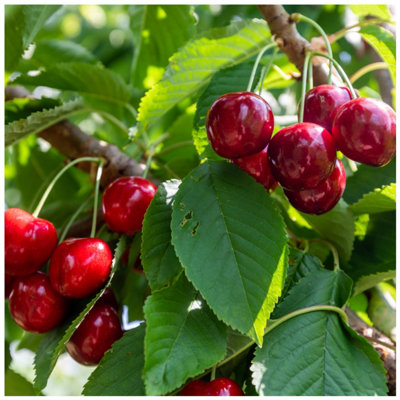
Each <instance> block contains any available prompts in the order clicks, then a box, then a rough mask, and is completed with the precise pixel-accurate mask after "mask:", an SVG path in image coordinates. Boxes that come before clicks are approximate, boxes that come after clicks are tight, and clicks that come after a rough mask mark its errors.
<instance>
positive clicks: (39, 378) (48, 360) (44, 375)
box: [34, 235, 126, 390]
mask: <svg viewBox="0 0 400 400" xmlns="http://www.w3.org/2000/svg"><path fill="white" fill-rule="evenodd" d="M125 249H126V236H124V235H123V236H121V238H120V239H119V241H118V244H117V247H116V249H115V252H114V258H113V262H112V267H111V273H110V277H109V279H108V281H107V283H106V285H105V286H104V287H103V289H101V290H100V291H99V292H98V293H97V294H96V295H95V296H94V297H93V298H92V299H91V300H90V302H89V303H88V304H87V305H86V307H85V308H84V309H83V311H81V312H80V313H79V315H78V316H77V317H76V318H75V319H73V320H72V322H71V319H70V320H69V321H67V322H66V323H65V324H63V325H62V326H61V327H58V328H56V329H55V330H53V331H51V332H49V333H48V334H46V336H45V337H44V339H43V340H42V342H41V343H40V345H39V350H38V352H37V353H36V356H35V372H36V376H35V381H34V386H35V387H36V388H38V389H40V390H42V389H44V388H45V387H46V384H47V380H48V379H49V376H50V374H51V372H52V371H53V369H54V366H55V365H56V362H57V359H58V357H59V356H60V354H61V353H62V352H63V351H64V346H65V344H66V343H67V342H68V340H69V339H70V338H71V336H72V335H73V333H74V332H75V330H76V328H77V327H78V325H79V324H80V323H81V322H82V320H83V319H84V317H85V316H86V314H87V313H88V312H89V311H90V310H91V308H92V307H93V305H94V304H95V303H96V301H97V300H98V298H99V297H100V296H101V295H102V294H103V292H104V291H105V290H106V289H107V288H108V287H109V286H110V284H111V281H112V279H113V277H114V274H115V271H116V269H117V266H118V265H119V260H120V258H121V256H122V254H123V253H124V251H125Z"/></svg>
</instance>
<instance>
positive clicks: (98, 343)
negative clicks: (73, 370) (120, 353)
mask: <svg viewBox="0 0 400 400" xmlns="http://www.w3.org/2000/svg"><path fill="white" fill-rule="evenodd" d="M122 333H123V332H122V328H121V323H120V320H119V318H118V314H117V312H116V311H115V309H114V308H113V307H112V306H111V305H109V304H95V305H94V306H93V308H92V309H91V310H90V311H89V312H88V314H87V315H86V316H85V318H84V319H83V321H82V322H81V324H80V325H79V326H78V328H77V329H76V331H75V332H74V334H73V335H72V336H71V339H70V340H69V341H68V342H67V344H66V345H65V347H66V349H67V352H68V353H69V355H70V356H71V357H72V358H73V359H74V360H75V361H77V362H78V363H80V364H83V365H96V364H98V363H99V362H100V360H101V359H102V358H103V356H104V353H105V352H106V351H107V350H109V349H110V348H111V346H112V344H113V343H114V342H115V341H116V340H118V339H119V338H120V337H121V336H122Z"/></svg>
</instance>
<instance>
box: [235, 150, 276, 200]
mask: <svg viewBox="0 0 400 400" xmlns="http://www.w3.org/2000/svg"><path fill="white" fill-rule="evenodd" d="M267 156H268V145H267V146H266V147H265V148H264V149H263V150H261V151H260V152H259V153H256V154H252V155H250V156H247V157H241V158H233V159H232V161H233V162H234V163H235V164H236V165H238V166H239V167H240V168H241V169H242V170H243V171H245V172H247V173H248V174H249V175H250V176H252V177H253V178H254V179H255V180H256V181H257V182H258V183H261V185H263V186H264V187H265V188H266V189H267V190H268V191H270V192H273V191H274V190H275V189H276V188H277V186H278V182H277V181H276V180H275V178H274V177H273V175H272V173H271V169H270V168H269V164H268V157H267Z"/></svg>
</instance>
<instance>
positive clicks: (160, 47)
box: [129, 4, 195, 88]
mask: <svg viewBox="0 0 400 400" xmlns="http://www.w3.org/2000/svg"><path fill="white" fill-rule="evenodd" d="M129 11H130V19H131V23H130V24H131V31H132V33H133V35H132V38H133V44H134V46H135V55H134V59H133V63H132V85H133V86H134V87H137V88H144V87H145V86H147V87H148V84H149V82H144V80H145V79H146V77H148V76H149V68H152V67H158V68H164V67H166V66H167V64H168V60H169V58H170V57H171V56H172V54H173V53H175V51H177V50H178V49H179V47H181V46H182V45H184V44H185V43H186V42H187V41H188V40H189V39H190V38H191V37H192V36H193V34H194V31H195V17H194V14H193V7H192V6H190V5H183V4H181V5H171V4H168V5H133V6H131V7H130V8H129ZM144 83H145V85H144Z"/></svg>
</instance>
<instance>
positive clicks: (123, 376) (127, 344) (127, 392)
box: [82, 324, 146, 396]
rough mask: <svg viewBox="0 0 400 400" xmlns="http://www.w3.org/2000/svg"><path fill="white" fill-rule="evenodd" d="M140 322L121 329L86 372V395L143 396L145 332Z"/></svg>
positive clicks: (84, 391)
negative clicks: (106, 349) (110, 344)
mask: <svg viewBox="0 0 400 400" xmlns="http://www.w3.org/2000/svg"><path fill="white" fill-rule="evenodd" d="M145 330H146V326H145V324H141V325H140V326H138V327H137V328H135V329H131V330H129V331H127V332H125V333H124V335H123V336H122V338H121V339H120V340H118V341H116V342H115V343H114V344H113V345H112V347H111V349H110V350H108V351H107V352H106V354H105V355H104V357H103V358H102V360H101V361H100V364H99V365H98V366H97V368H96V369H95V370H94V371H93V372H92V374H91V375H90V376H89V379H88V381H87V382H86V384H85V387H84V389H83V393H82V394H83V395H85V396H144V395H145V392H144V383H143V379H142V371H143V367H144V334H145Z"/></svg>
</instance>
